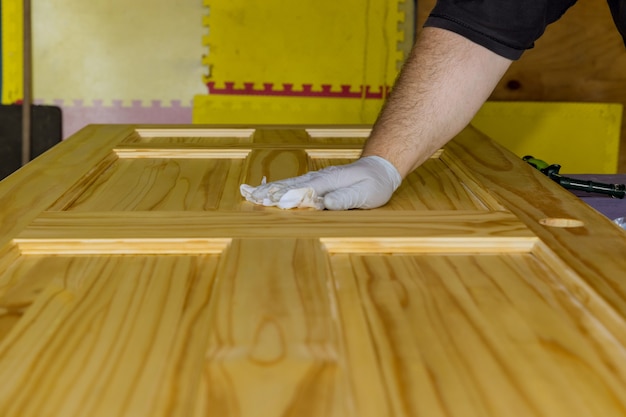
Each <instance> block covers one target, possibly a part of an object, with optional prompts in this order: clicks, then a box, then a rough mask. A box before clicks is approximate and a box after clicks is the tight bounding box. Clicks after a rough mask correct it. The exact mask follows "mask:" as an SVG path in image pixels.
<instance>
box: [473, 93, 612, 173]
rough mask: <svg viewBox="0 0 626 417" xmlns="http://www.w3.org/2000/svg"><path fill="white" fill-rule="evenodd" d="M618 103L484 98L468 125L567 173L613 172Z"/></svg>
mask: <svg viewBox="0 0 626 417" xmlns="http://www.w3.org/2000/svg"><path fill="white" fill-rule="evenodd" d="M621 122H622V105H621V104H616V103H572V102H562V103H560V102H487V103H485V105H484V106H483V107H482V108H481V109H480V111H479V112H478V114H477V115H476V117H474V120H473V121H472V125H473V126H475V127H476V128H478V129H479V130H481V131H482V132H483V133H485V134H487V136H489V137H491V138H492V139H494V140H495V141H496V142H498V143H500V144H501V145H503V146H505V147H506V148H508V149H509V150H510V151H512V152H513V153H515V154H516V155H518V156H520V157H522V156H524V155H533V156H534V157H536V158H539V159H542V160H544V161H546V162H548V163H550V164H560V165H561V166H562V169H561V172H563V173H571V174H588V173H594V174H614V173H616V172H617V165H618V158H619V142H620V128H621Z"/></svg>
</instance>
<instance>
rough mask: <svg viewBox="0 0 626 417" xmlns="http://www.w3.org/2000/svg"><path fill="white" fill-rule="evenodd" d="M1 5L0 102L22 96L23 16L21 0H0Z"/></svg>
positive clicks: (5, 102)
mask: <svg viewBox="0 0 626 417" xmlns="http://www.w3.org/2000/svg"><path fill="white" fill-rule="evenodd" d="M0 7H2V13H1V15H2V48H1V50H2V80H1V82H2V89H1V90H2V100H1V102H2V104H13V103H15V102H16V101H19V100H22V99H23V98H24V80H23V76H24V53H23V48H24V29H23V27H24V25H23V22H24V18H23V5H22V1H21V0H0Z"/></svg>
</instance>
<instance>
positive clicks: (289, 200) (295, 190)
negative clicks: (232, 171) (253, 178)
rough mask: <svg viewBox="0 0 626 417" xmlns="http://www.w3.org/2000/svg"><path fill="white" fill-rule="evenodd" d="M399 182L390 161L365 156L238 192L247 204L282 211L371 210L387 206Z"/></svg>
mask: <svg viewBox="0 0 626 417" xmlns="http://www.w3.org/2000/svg"><path fill="white" fill-rule="evenodd" d="M401 182H402V177H401V176H400V174H399V173H398V170H397V169H396V168H395V167H394V166H393V165H392V164H391V163H390V162H389V161H387V160H386V159H384V158H381V157H379V156H367V157H363V158H361V159H358V160H357V161H355V162H353V163H351V164H347V165H339V166H330V167H327V168H324V169H321V170H319V171H311V172H308V173H306V174H304V175H301V176H299V177H295V178H288V179H285V180H280V181H274V182H270V183H267V184H261V185H260V186H258V187H252V186H250V185H246V184H242V185H241V188H240V191H241V194H242V195H243V196H244V197H245V198H246V200H248V201H251V202H253V203H256V204H262V205H265V206H278V207H280V208H285V209H288V208H294V207H314V208H317V209H318V210H323V209H328V210H348V209H353V208H362V209H371V208H376V207H380V206H382V205H384V204H385V203H387V201H389V199H390V198H391V195H392V194H393V192H394V191H395V190H396V189H397V188H398V187H399V186H400V183H401Z"/></svg>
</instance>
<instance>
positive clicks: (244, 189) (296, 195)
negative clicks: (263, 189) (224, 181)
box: [239, 177, 324, 210]
mask: <svg viewBox="0 0 626 417" xmlns="http://www.w3.org/2000/svg"><path fill="white" fill-rule="evenodd" d="M265 183H266V179H265V177H263V181H261V185H265ZM256 189H257V187H253V186H251V185H248V184H241V186H240V187H239V191H240V192H241V195H242V196H243V197H244V198H245V199H246V200H248V201H250V202H251V203H254V204H259V205H262V206H268V207H269V206H275V207H278V208H281V209H292V208H314V209H317V210H324V202H323V199H322V198H321V197H319V196H318V195H317V193H316V192H315V190H314V189H313V188H310V187H306V188H294V189H291V190H289V191H287V192H286V193H285V194H283V195H282V197H280V199H279V200H278V201H272V200H270V199H269V198H268V197H264V198H255V197H254V196H253V193H254V190H256Z"/></svg>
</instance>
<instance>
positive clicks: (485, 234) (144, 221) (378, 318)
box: [0, 126, 626, 417]
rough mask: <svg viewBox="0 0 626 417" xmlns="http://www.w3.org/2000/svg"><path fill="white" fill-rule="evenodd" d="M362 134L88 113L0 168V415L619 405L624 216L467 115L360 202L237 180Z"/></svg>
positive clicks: (330, 158) (568, 409) (312, 159)
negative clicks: (248, 189) (590, 203)
mask: <svg viewBox="0 0 626 417" xmlns="http://www.w3.org/2000/svg"><path fill="white" fill-rule="evenodd" d="M365 135H367V131H366V130H362V129H345V130H328V129H326V130H325V129H308V130H307V129H302V128H298V129H295V128H278V127H277V128H262V129H261V128H259V129H255V128H220V127H214V128H211V127H206V128H204V127H203V128H200V127H188V128H184V127H172V128H163V127H160V128H150V127H133V126H91V127H88V128H86V129H84V130H83V131H81V132H79V133H78V134H77V135H75V136H74V137H72V138H70V139H68V140H67V141H65V142H63V143H62V144H60V145H58V146H57V147H55V148H53V149H52V150H51V151H49V152H48V153H46V154H44V155H43V156H41V157H40V158H38V159H36V160H35V161H33V162H31V163H30V164H29V165H27V166H26V167H24V168H23V169H21V170H19V171H18V172H16V173H15V174H13V175H12V176H10V177H8V178H7V179H5V180H4V181H3V182H1V183H0V213H1V215H2V221H1V223H0V381H2V384H1V385H0V387H1V388H0V415H2V416H4V417H11V416H20V417H27V416H37V417H44V416H55V417H60V416H63V417H65V416H150V417H154V416H181V417H193V416H220V417H224V416H298V417H302V416H324V417H331V416H364V417H366V416H372V417H380V416H428V417H433V416H464V417H466V416H524V417H527V416H551V417H555V416H568V417H569V416H603V417H608V416H618V415H624V414H626V349H625V347H626V322H625V317H626V233H624V232H623V231H622V230H621V229H619V228H618V227H617V226H616V225H614V224H612V223H611V222H610V221H609V220H608V219H606V218H604V217H603V216H601V215H599V214H598V213H596V212H594V211H593V210H592V209H591V208H589V207H587V206H586V205H585V204H583V203H582V202H581V201H580V200H578V199H577V198H576V197H574V196H573V195H571V194H570V193H569V192H567V191H565V190H563V189H561V188H559V186H558V185H556V184H555V183H552V182H551V181H550V180H548V179H547V178H546V177H544V176H543V175H542V174H540V173H539V172H538V171H536V170H534V169H532V168H531V167H530V166H528V165H527V164H526V163H525V162H523V161H521V160H519V159H518V158H516V157H515V156H513V155H512V154H510V153H509V152H507V151H505V150H504V149H502V148H500V147H499V146H497V145H495V144H494V143H492V142H491V141H490V140H489V139H488V138H486V137H484V136H483V135H482V134H480V133H479V132H477V131H475V130H473V129H471V128H468V129H467V130H465V131H464V132H462V133H461V134H460V135H459V136H458V137H457V138H456V139H455V140H454V141H452V142H451V143H450V144H449V145H447V146H446V147H445V148H444V149H443V150H441V151H440V152H439V153H437V154H436V155H434V156H433V157H432V158H431V159H430V160H429V161H428V162H427V163H426V164H424V165H423V166H422V167H420V168H419V169H417V170H416V171H415V172H414V173H412V174H411V175H410V176H409V177H408V178H407V180H406V181H405V182H404V183H403V185H402V186H401V188H400V189H399V190H398V192H397V193H396V194H395V195H394V197H393V199H392V201H391V202H390V203H389V204H388V205H387V206H385V207H383V208H381V209H376V210H369V211H358V210H357V211H349V212H328V211H323V212H320V211H311V210H290V211H281V210H279V209H276V208H265V207H259V206H254V205H251V204H250V203H248V202H245V201H244V200H243V199H242V198H241V196H240V195H239V191H238V188H239V184H241V183H249V184H258V183H260V181H261V178H262V177H263V176H266V177H267V178H268V180H270V181H271V180H276V179H280V178H284V177H289V176H294V175H298V174H302V173H304V172H306V171H308V170H311V169H318V168H321V167H324V166H327V165H331V164H340V163H345V162H349V161H351V160H353V159H355V158H357V157H358V155H359V150H360V147H361V144H362V142H363V137H364V136H365Z"/></svg>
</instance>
